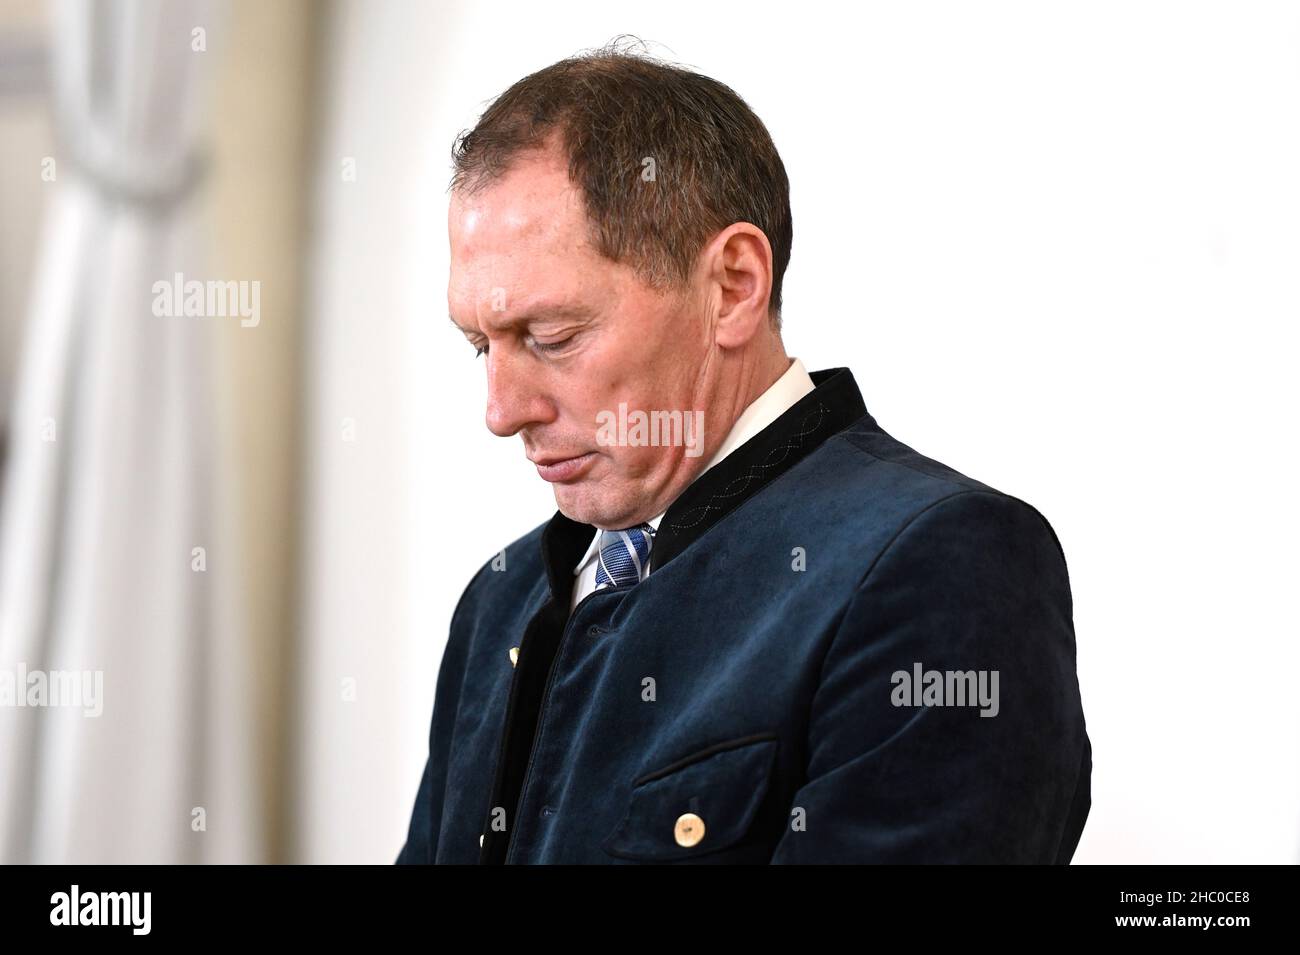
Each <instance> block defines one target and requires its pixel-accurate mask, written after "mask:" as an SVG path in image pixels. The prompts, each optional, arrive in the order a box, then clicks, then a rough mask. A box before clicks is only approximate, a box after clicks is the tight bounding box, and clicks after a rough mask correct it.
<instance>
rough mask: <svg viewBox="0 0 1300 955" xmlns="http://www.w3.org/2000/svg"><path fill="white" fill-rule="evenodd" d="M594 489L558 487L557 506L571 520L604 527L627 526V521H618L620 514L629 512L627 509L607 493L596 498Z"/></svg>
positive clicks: (556, 492)
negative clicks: (616, 503)
mask: <svg viewBox="0 0 1300 955" xmlns="http://www.w3.org/2000/svg"><path fill="white" fill-rule="evenodd" d="M594 490H595V488H575V487H556V489H555V506H556V507H557V508H559V510H560V513H561V514H563V515H564V516H565V517H567V518H568V519H569V520H571V521H578V522H579V523H581V524H591V525H593V526H595V527H602V528H614V527H626V526H627V524H626V523H623V524H620V523H618V522H619V520H620V515H621V514H625V513H627V511H626V509H625V508H622V507H618V506H616V505H615V504H614V502H613V501H610V500H609V499H608V496H607V495H603V496H601V499H596V495H594V494H592V493H591V492H592V491H594Z"/></svg>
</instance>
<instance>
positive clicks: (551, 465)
mask: <svg viewBox="0 0 1300 955" xmlns="http://www.w3.org/2000/svg"><path fill="white" fill-rule="evenodd" d="M595 457H596V452H594V451H588V452H587V453H585V454H577V455H570V456H568V457H562V456H560V455H547V456H544V457H540V458H529V460H530V461H532V462H533V464H535V465H536V466H537V473H538V474H539V475H540V476H541V478H542V480H544V481H550V482H552V483H557V482H564V481H572V480H574V479H576V478H578V477H579V476H581V474H582V472H583V471H585V470H586V468H587V466H588V465H589V464H591V462H592V460H594V459H595Z"/></svg>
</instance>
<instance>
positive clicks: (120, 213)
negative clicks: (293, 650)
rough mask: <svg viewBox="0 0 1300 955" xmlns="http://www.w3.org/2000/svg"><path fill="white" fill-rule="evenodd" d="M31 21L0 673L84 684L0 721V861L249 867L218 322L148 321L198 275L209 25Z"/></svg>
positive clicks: (91, 5) (152, 15)
mask: <svg viewBox="0 0 1300 955" xmlns="http://www.w3.org/2000/svg"><path fill="white" fill-rule="evenodd" d="M53 9H54V29H53V31H52V36H53V43H54V64H55V77H54V79H55V109H56V122H57V126H58V128H59V130H60V133H61V140H60V147H59V150H58V153H57V154H56V156H55V157H54V159H55V161H56V167H55V170H56V173H55V176H56V178H55V180H54V181H53V182H51V183H47V184H44V186H45V187H46V188H49V189H50V190H51V214H50V218H49V221H48V223H47V225H46V233H45V235H44V237H43V242H42V247H41V249H40V253H39V260H40V266H39V268H38V274H37V275H36V277H35V285H34V290H33V297H32V302H31V312H30V314H29V316H28V321H27V323H26V324H27V332H26V340H25V351H24V354H23V358H22V362H21V365H20V369H19V378H18V392H17V394H16V396H15V410H14V420H13V429H12V444H11V448H10V462H9V466H8V473H7V475H6V479H5V484H4V492H3V499H0V671H3V670H8V671H9V672H10V674H11V675H12V674H19V673H22V672H24V671H26V672H28V673H30V672H31V671H45V672H53V673H58V672H79V673H91V674H93V673H95V672H96V671H98V672H100V673H102V700H101V705H102V712H101V714H100V715H98V716H94V715H88V714H87V712H86V710H85V709H84V708H81V707H68V706H45V707H33V706H17V705H13V706H4V707H0V862H6V863H13V862H39V863H65V862H68V863H107V862H127V863H135V862H231V861H260V859H261V853H262V851H263V850H262V846H263V840H262V838H261V832H260V831H259V819H260V815H259V805H258V800H259V795H260V794H259V792H258V787H257V785H256V783H257V780H256V778H255V777H256V773H255V767H256V762H255V760H256V750H257V747H256V745H255V739H254V738H253V732H252V730H253V728H252V726H251V725H250V724H251V720H250V719H249V718H248V716H247V713H248V709H247V707H246V706H245V705H244V704H243V689H242V687H243V686H244V685H245V682H244V681H246V680H247V678H248V676H249V674H248V664H247V656H246V648H244V647H242V646H241V644H240V639H239V635H240V627H239V623H238V620H239V612H238V606H237V601H236V600H235V599H234V594H235V587H234V585H233V582H234V580H235V579H236V573H237V566H236V565H237V560H236V556H235V555H236V553H237V551H236V544H235V542H234V541H232V540H231V539H230V534H229V528H230V527H231V526H232V524H233V522H231V521H229V520H226V519H224V515H223V514H222V511H221V506H220V504H219V502H220V501H221V500H222V499H224V497H225V496H227V495H228V488H229V482H230V481H231V480H232V479H233V475H225V474H223V473H222V472H221V467H222V462H223V460H225V459H224V458H223V457H222V456H221V455H220V454H218V453H217V452H218V440H217V424H218V422H217V421H216V415H215V410H214V404H213V398H212V390H211V389H212V367H213V354H212V347H211V342H212V340H213V335H212V333H213V329H212V327H211V325H212V323H214V322H229V321H238V320H239V319H238V318H237V317H235V318H223V317H213V316H208V317H186V316H184V315H162V316H160V315H157V314H155V313H154V309H153V307H152V306H153V303H154V291H153V286H154V283H155V282H157V281H160V280H161V281H167V282H171V281H172V280H173V277H174V275H175V274H176V273H182V274H183V275H184V276H185V278H186V279H199V280H205V279H210V278H219V277H216V276H206V275H204V273H203V271H202V269H203V265H202V256H201V249H200V248H199V242H198V238H199V232H200V229H199V223H198V220H197V215H198V213H197V210H196V204H195V202H194V201H193V200H194V197H195V195H196V192H197V190H198V188H199V187H200V186H201V183H202V178H203V176H202V169H203V163H202V161H201V158H202V153H201V148H200V146H201V143H200V130H201V128H202V105H203V93H204V86H203V78H204V73H205V72H206V70H207V68H208V62H209V60H208V58H209V57H210V56H212V55H214V54H213V53H211V52H208V51H207V50H206V47H207V46H208V45H209V44H210V43H211V40H212V37H210V36H209V35H208V34H209V33H211V31H212V27H213V23H212V22H211V21H212V16H213V15H214V14H216V13H220V12H221V10H220V8H219V7H213V6H212V5H211V4H208V3H205V2H200V0H170V2H162V0H155V2H144V0H141V2H131V0H99V2H87V0H69V2H63V3H59V4H57V5H56V6H55V7H54V8H53ZM38 187H39V185H38ZM236 278H242V277H236ZM251 331H252V330H250V332H251ZM199 548H201V549H202V550H197V549H199ZM11 679H12V676H11ZM88 685H93V682H92V683H90V684H88ZM18 689H19V692H20V693H21V692H23V690H24V687H21V686H20V687H19V688H18ZM92 712H93V710H92Z"/></svg>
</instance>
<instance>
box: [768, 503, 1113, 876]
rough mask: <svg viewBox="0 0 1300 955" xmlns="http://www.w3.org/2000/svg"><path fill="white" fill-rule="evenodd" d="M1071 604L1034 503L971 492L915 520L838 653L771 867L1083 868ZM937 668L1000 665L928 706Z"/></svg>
mask: <svg viewBox="0 0 1300 955" xmlns="http://www.w3.org/2000/svg"><path fill="white" fill-rule="evenodd" d="M1072 614H1073V606H1072V601H1071V595H1070V585H1069V579H1068V574H1067V571H1066V565H1065V558H1064V556H1063V554H1062V552H1061V549H1060V545H1059V543H1058V542H1057V539H1056V535H1055V533H1054V532H1053V531H1052V529H1051V527H1050V526H1049V525H1048V524H1047V522H1046V520H1045V519H1044V518H1043V517H1042V516H1041V515H1040V514H1039V513H1038V512H1037V511H1036V510H1034V508H1032V507H1030V506H1029V505H1028V504H1026V503H1024V502H1023V501H1020V500H1018V499H1016V498H1014V497H1010V496H1008V495H1005V494H1000V493H997V492H992V491H979V490H971V491H961V492H958V493H957V494H954V495H952V496H950V497H947V498H944V499H942V500H940V501H938V502H936V503H934V504H931V505H930V506H929V507H927V508H926V509H925V510H923V511H922V512H921V513H919V514H917V515H916V516H914V517H913V518H912V519H911V520H910V521H909V522H908V523H907V524H906V525H905V526H904V527H903V528H902V529H901V530H900V531H899V532H898V534H897V535H896V536H895V537H894V539H893V540H892V541H891V542H890V543H889V545H888V546H886V548H885V549H884V550H883V551H882V552H881V554H880V556H878V557H877V558H876V559H875V562H874V564H873V565H872V566H871V567H870V568H869V569H868V570H867V572H866V574H865V575H864V577H863V579H862V582H861V583H860V584H859V586H858V588H857V590H856V592H855V594H854V596H853V598H852V600H851V601H850V603H849V605H848V607H847V609H846V611H845V614H844V617H843V618H842V621H841V623H840V626H839V627H838V629H837V630H836V632H835V634H834V636H833V637H832V639H831V642H830V644H829V646H828V649H827V651H826V656H825V658H824V660H823V664H822V671H821V679H820V682H819V685H818V687H817V690H816V692H815V694H814V697H813V700H812V705H811V708H810V712H809V717H808V739H807V753H806V758H807V766H806V773H805V782H804V784H803V785H802V786H801V787H800V788H799V789H798V791H797V792H796V793H795V796H794V798H793V800H792V803H791V805H790V807H789V810H790V811H789V815H788V817H787V821H786V827H785V832H784V834H783V835H782V837H781V839H780V841H779V843H778V845H777V848H776V850H775V852H774V855H773V857H772V860H771V861H772V862H773V863H1053V862H1056V863H1064V862H1068V861H1069V859H1070V857H1071V855H1072V854H1073V851H1074V847H1075V845H1076V844H1077V841H1078V838H1079V833H1080V831H1081V830H1082V828H1083V823H1084V820H1085V819H1086V817H1087V813H1088V808H1089V804H1090V788H1089V780H1090V775H1091V746H1090V744H1089V741H1088V736H1087V733H1086V730H1085V726H1084V719H1083V709H1082V705H1081V702H1080V696H1079V686H1078V678H1077V673H1076V668H1075V640H1074V624H1073V621H1072ZM926 671H941V672H943V671H953V672H954V673H961V674H969V673H970V671H974V674H973V675H974V678H975V680H976V681H978V679H979V675H980V672H981V671H983V673H984V682H983V684H978V682H976V683H974V684H973V683H972V682H971V680H970V679H969V678H967V679H966V680H965V681H964V686H965V687H967V688H969V687H971V686H973V685H978V686H980V687H981V689H982V690H983V691H984V692H979V691H976V692H975V693H973V694H971V696H973V697H975V700H974V701H973V702H972V701H971V700H970V699H969V698H968V703H971V705H966V706H955V705H950V704H951V701H953V700H954V697H953V695H951V694H950V695H948V696H946V697H930V698H929V699H930V701H931V702H935V701H938V700H944V701H947V702H948V703H949V705H942V706H939V705H924V703H923V701H924V700H925V699H926V697H925V696H924V695H923V691H924V689H925V685H926V683H927V682H928V680H929V679H930V678H927V677H925V676H922V679H921V680H919V681H918V680H916V679H915V677H916V674H917V673H918V672H920V673H922V674H924V673H925V672H926ZM904 674H905V675H906V679H904V677H903V675H904ZM995 677H996V679H995ZM961 682H963V681H960V680H957V681H953V683H952V684H951V686H952V687H953V689H954V690H955V688H956V685H957V684H958V683H961ZM910 683H919V684H920V686H918V687H913V686H911V685H909V684H910ZM944 685H945V687H947V686H949V681H948V680H947V679H946V677H945V680H944ZM918 694H921V695H918Z"/></svg>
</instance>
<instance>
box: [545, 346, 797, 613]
mask: <svg viewBox="0 0 1300 955" xmlns="http://www.w3.org/2000/svg"><path fill="white" fill-rule="evenodd" d="M813 387H814V386H813V380H812V378H810V377H809V375H808V370H807V369H806V368H804V366H803V362H801V361H800V360H799V359H798V358H795V359H792V360H791V361H790V367H789V368H787V369H786V371H785V374H784V375H782V376H781V377H780V378H778V379H777V380H776V381H774V382H772V385H771V387H770V388H768V389H767V391H765V392H763V393H762V394H761V395H759V396H758V397H757V398H755V399H754V400H753V401H752V402H751V403H750V405H749V407H747V408H746V409H745V410H744V411H743V412H741V415H740V417H739V418H737V419H736V423H735V424H734V425H732V426H731V430H730V431H728V432H727V437H726V438H725V439H724V440H723V442H722V445H721V446H720V447H719V448H718V450H717V452H716V453H715V454H714V455H713V457H711V458H709V463H708V464H706V465H705V466H704V470H703V471H701V472H700V474H704V472H705V471H708V470H709V468H711V467H713V466H714V465H716V464H717V463H718V462H719V461H721V460H722V459H723V458H725V457H726V456H727V455H728V454H730V453H731V452H732V451H734V450H736V448H738V447H740V446H741V445H742V444H744V443H745V442H746V441H748V440H749V439H750V438H752V437H754V435H756V434H758V433H759V432H760V431H762V430H763V429H764V428H766V427H767V426H768V425H769V424H771V423H772V422H773V421H775V420H776V419H777V418H779V417H781V415H783V414H785V412H786V411H788V410H789V409H790V407H791V406H793V405H794V404H795V402H797V401H798V400H799V399H800V398H802V397H803V396H804V395H806V394H808V392H810V391H812V390H813ZM695 479H696V480H699V475H698V474H697V475H696V477H695ZM666 513H668V512H667V510H664V511H663V512H662V513H660V514H658V515H656V516H655V517H652V518H650V520H649V522H648V523H649V524H650V526H651V527H653V528H654V529H655V530H659V522H660V521H661V520H663V517H664V514H666ZM599 546H600V531H597V532H596V533H595V535H594V536H593V537H592V539H591V544H589V545H588V547H587V552H586V553H585V554H583V555H582V559H581V560H580V561H578V565H577V566H576V567H574V568H573V573H574V576H575V577H577V578H578V579H577V580H575V581H574V582H573V599H572V600H570V601H569V612H570V613H572V612H573V608H574V607H576V606H578V603H579V602H580V601H581V600H582V598H583V597H586V596H587V595H588V594H590V593H591V592H592V591H594V590H595V589H596V567H597V565H598V561H597V560H596V557H597V549H598V548H599ZM650 553H651V554H652V555H653V554H654V542H653V541H652V542H651V545H650ZM649 566H650V562H649V561H646V563H645V566H644V567H642V568H641V577H642V579H645V576H646V574H647V573H648V572H649Z"/></svg>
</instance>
